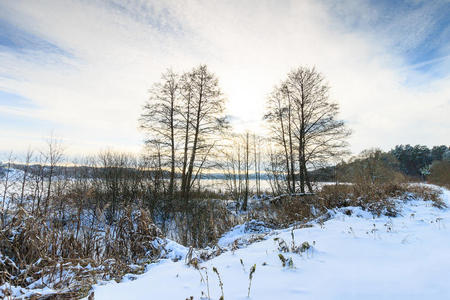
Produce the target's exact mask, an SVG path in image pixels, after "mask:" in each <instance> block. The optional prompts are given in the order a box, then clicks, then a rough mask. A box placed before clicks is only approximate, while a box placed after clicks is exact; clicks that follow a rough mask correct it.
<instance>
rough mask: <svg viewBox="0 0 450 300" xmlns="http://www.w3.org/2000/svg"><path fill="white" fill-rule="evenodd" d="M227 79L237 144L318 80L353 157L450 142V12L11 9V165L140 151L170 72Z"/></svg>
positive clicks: (5, 81)
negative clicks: (288, 91)
mask: <svg viewBox="0 0 450 300" xmlns="http://www.w3.org/2000/svg"><path fill="white" fill-rule="evenodd" d="M199 64H207V65H208V68H209V69H210V70H211V71H212V72H214V73H215V74H216V75H217V77H218V78H219V84H220V86H221V89H222V91H223V92H224V95H225V97H226V99H227V114H229V115H230V116H231V117H232V120H233V124H232V125H233V126H234V128H235V130H236V131H240V132H243V131H245V130H251V131H256V132H258V133H260V134H265V133H266V131H265V129H264V127H265V125H264V122H263V121H262V116H263V114H264V110H265V103H266V99H267V96H268V94H269V93H270V92H271V90H272V89H273V87H274V85H276V84H278V83H279V82H280V81H281V80H283V78H285V76H286V74H287V73H288V72H289V71H290V70H292V69H293V68H295V67H298V66H307V67H313V66H314V67H316V69H317V70H319V71H320V72H321V73H322V74H323V76H324V77H325V78H326V80H327V82H328V84H329V85H330V87H331V90H330V98H331V99H332V100H334V101H337V102H338V103H339V104H340V115H339V118H341V119H343V120H344V121H345V122H346V124H347V125H348V127H349V128H351V129H352V131H353V134H352V136H351V137H350V138H349V143H350V150H351V151H352V152H353V153H355V154H356V153H359V152H360V151H361V150H363V149H367V148H372V147H379V148H381V149H384V150H389V149H391V148H392V147H394V146H395V145H397V144H407V143H409V144H424V145H428V146H432V145H440V144H447V145H448V144H449V143H450V117H449V116H450V1H448V0H442V1H431V0H429V1H419V0H411V1H393V0H392V1H391V0H381V1H375V0H374V1H368V0H361V1H351V0H343V1H330V0H302V1H283V0H281V1H275V0H273V1H266V0H254V1H153V0H149V1H144V0H121V1H119V0H110V1H100V0H79V1H67V0H54V1H49V0H41V1H33V0H29V1H24V0H14V1H11V0H0V153H6V152H8V151H11V150H13V151H15V152H21V151H22V152H23V151H25V150H26V149H27V148H29V147H31V148H35V147H41V146H42V144H43V141H44V140H45V139H46V138H48V136H49V135H54V136H57V137H58V138H59V139H61V140H62V142H63V144H64V147H65V149H66V151H67V152H68V153H70V154H71V155H75V156H76V155H82V154H91V153H95V152H98V151H101V150H105V149H115V150H119V151H127V152H139V151H140V150H141V149H142V145H143V133H142V132H141V131H139V129H138V122H137V120H138V118H139V115H140V113H141V111H142V106H143V105H144V103H145V101H146V100H147V99H148V96H149V93H148V89H149V88H150V87H151V86H152V84H153V83H154V82H156V81H158V80H159V79H160V76H161V73H162V72H164V71H165V70H166V69H167V68H172V69H173V70H175V71H178V72H184V71H189V70H190V69H192V68H193V67H195V66H197V65H199Z"/></svg>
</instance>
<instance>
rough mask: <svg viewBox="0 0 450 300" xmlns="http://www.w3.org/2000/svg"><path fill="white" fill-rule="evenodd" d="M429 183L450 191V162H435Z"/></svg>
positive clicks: (431, 169)
mask: <svg viewBox="0 0 450 300" xmlns="http://www.w3.org/2000/svg"><path fill="white" fill-rule="evenodd" d="M428 181H429V182H430V183H433V184H436V185H440V186H443V187H446V188H447V189H450V161H448V160H442V161H435V162H433V164H432V165H431V168H430V175H429V176H428Z"/></svg>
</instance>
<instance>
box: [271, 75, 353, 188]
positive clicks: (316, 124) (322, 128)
mask: <svg viewBox="0 0 450 300" xmlns="http://www.w3.org/2000/svg"><path fill="white" fill-rule="evenodd" d="M328 92H329V86H328V84H327V83H326V82H325V79H324V77H323V76H322V74H320V73H319V72H317V71H316V69H315V68H305V67H299V68H297V69H295V70H293V71H291V72H289V73H288V75H287V78H286V80H285V81H283V82H282V83H281V85H280V86H278V87H275V90H274V92H273V93H272V96H271V97H270V98H269V100H268V112H267V114H266V115H265V118H266V120H268V121H269V123H270V124H271V128H272V132H273V141H274V142H275V143H276V144H278V145H279V146H280V148H282V149H283V150H284V153H285V158H286V172H287V178H288V179H287V180H288V186H291V188H289V189H288V190H289V192H292V191H295V183H293V182H295V181H297V180H298V181H299V188H300V192H301V193H304V192H305V187H307V188H308V190H309V191H310V192H312V186H311V181H310V178H309V174H308V167H314V166H315V165H316V164H317V163H320V162H325V161H327V160H328V159H330V158H331V157H336V156H339V155H342V154H344V153H345V152H346V145H347V143H346V141H345V138H346V137H348V136H349V135H350V131H349V130H348V129H347V128H346V127H345V125H344V122H343V121H341V120H338V119H337V114H338V112H339V106H338V104H337V103H336V102H333V101H332V100H330V99H329V93H328ZM294 139H295V141H296V146H295V147H292V145H293V143H294V142H293V140H294ZM294 152H296V154H294ZM295 157H296V158H295ZM295 173H297V174H298V176H296V174H295ZM289 178H290V179H291V180H289ZM290 181H293V182H291V183H290V184H289V182H290Z"/></svg>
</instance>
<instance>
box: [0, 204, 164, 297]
mask: <svg viewBox="0 0 450 300" xmlns="http://www.w3.org/2000/svg"><path fill="white" fill-rule="evenodd" d="M50 222H51V220H49V219H48V218H44V217H43V216H31V215H29V214H28V213H27V212H26V211H25V210H23V209H20V210H19V211H18V212H17V213H16V215H15V216H14V217H13V219H12V220H11V222H10V223H9V224H8V225H7V226H5V227H4V228H3V229H2V230H0V249H2V250H1V252H0V256H1V257H0V270H2V271H1V272H0V285H3V284H4V283H6V282H7V283H9V284H10V285H13V286H21V287H30V286H32V287H34V288H44V287H46V286H48V287H50V288H52V289H55V290H57V291H59V294H60V295H59V296H60V297H69V298H72V299H73V298H79V297H84V296H87V293H88V292H89V290H90V288H91V286H92V284H94V283H95V282H97V280H99V279H101V280H112V279H115V280H117V281H119V280H120V279H121V278H122V277H123V275H125V274H127V273H140V272H142V271H143V270H144V268H143V264H144V263H146V262H149V261H151V260H156V259H157V258H159V257H160V254H161V249H160V248H159V247H157V246H155V243H153V242H154V241H155V239H157V238H159V237H161V232H160V231H159V230H158V229H157V228H156V226H154V225H153V223H152V222H151V221H150V218H149V216H148V215H147V214H146V213H145V212H144V211H142V210H140V211H137V212H135V213H134V214H132V213H131V210H129V211H128V212H127V213H126V214H124V215H123V216H122V218H120V219H119V221H118V223H117V224H116V225H115V226H113V227H112V226H111V227H108V226H106V227H104V228H105V229H104V230H100V229H96V230H93V229H87V230H86V231H83V232H82V234H80V235H79V236H78V237H76V236H75V235H74V232H71V231H69V230H67V228H64V227H54V225H49V224H50ZM59 226H62V225H59ZM66 226H67V224H66ZM99 228H100V227H99ZM3 294H7V292H5V293H3Z"/></svg>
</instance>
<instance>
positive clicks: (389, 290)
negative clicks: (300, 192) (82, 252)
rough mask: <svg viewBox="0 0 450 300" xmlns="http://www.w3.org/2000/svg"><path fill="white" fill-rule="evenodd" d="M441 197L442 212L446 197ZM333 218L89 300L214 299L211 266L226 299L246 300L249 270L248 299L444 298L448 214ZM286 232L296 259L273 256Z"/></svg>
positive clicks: (422, 207) (164, 265)
mask: <svg viewBox="0 0 450 300" xmlns="http://www.w3.org/2000/svg"><path fill="white" fill-rule="evenodd" d="M443 198H444V200H445V202H446V204H447V205H449V201H450V192H449V191H448V190H444V194H443ZM348 211H351V215H350V216H349V215H348V214H349V212H348ZM332 215H333V217H332V218H331V219H330V220H328V221H326V222H324V223H323V224H314V226H312V227H310V228H302V229H294V228H288V229H285V230H276V231H271V232H270V233H269V234H268V230H267V228H264V227H261V232H260V233H261V235H263V239H262V240H261V241H258V242H255V243H252V244H250V245H248V246H246V247H244V248H241V249H237V250H233V251H226V252H224V253H223V254H221V255H219V256H217V257H215V258H213V259H211V260H209V261H207V262H203V263H201V264H200V270H197V269H195V268H194V267H193V266H187V265H186V264H185V261H184V259H176V261H173V260H171V259H165V260H162V261H160V262H159V263H155V264H150V265H148V268H147V271H146V272H145V273H144V274H142V275H136V276H134V277H132V278H133V279H135V280H130V279H129V278H130V277H127V278H126V279H125V280H124V281H123V282H121V283H116V282H107V283H106V284H103V285H96V286H95V287H94V292H95V299H186V298H189V297H190V296H193V297H194V299H207V297H206V295H207V294H208V287H209V293H210V296H211V299H219V297H220V295H221V291H220V287H219V282H218V278H217V275H216V274H215V273H214V272H213V267H216V268H217V270H218V272H219V274H220V277H221V279H222V282H223V289H224V296H225V299H249V298H247V292H248V284H249V271H250V268H251V266H252V265H253V264H256V272H255V273H254V274H253V281H252V286H251V291H250V299H450V285H449V284H448V278H450V234H449V233H450V232H449V229H450V224H449V220H450V210H449V209H443V210H440V209H438V208H435V207H433V206H432V205H431V202H424V201H410V202H407V203H405V204H404V206H403V209H402V212H401V216H399V217H396V218H389V217H380V218H374V217H372V215H371V214H369V213H367V212H365V211H363V210H361V209H359V208H345V209H340V210H335V211H334V212H333V213H332ZM292 232H293V234H294V240H295V244H296V245H297V246H299V245H301V244H302V243H303V242H305V241H307V242H308V243H309V244H310V245H312V247H311V248H310V249H309V250H307V251H305V252H303V253H301V254H297V253H292V252H288V253H284V252H280V251H279V242H280V241H281V239H282V240H284V241H285V242H286V244H287V245H289V246H290V245H291V244H292V237H291V233H292ZM253 234H257V233H255V232H252V231H251V230H250V231H249V230H246V227H245V225H240V226H237V227H235V228H233V229H232V230H231V231H230V232H228V233H227V234H225V235H224V236H223V237H222V238H221V239H220V241H219V246H221V247H229V246H230V245H231V244H232V243H233V241H234V240H236V239H242V238H248V237H249V235H253ZM274 238H278V239H277V240H274ZM167 246H168V247H169V249H173V256H174V257H177V258H180V257H181V256H185V255H186V253H187V249H186V248H185V247H183V246H181V245H178V244H176V243H175V242H171V243H170V244H168V245H167ZM280 253H282V255H283V256H284V257H285V258H286V259H289V258H292V261H293V267H292V268H291V267H288V266H286V267H282V264H281V261H280V258H279V254H280ZM241 260H242V263H241ZM206 271H207V275H208V276H206ZM206 278H208V283H209V284H207V283H206ZM202 292H203V296H204V298H201V296H202Z"/></svg>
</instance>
